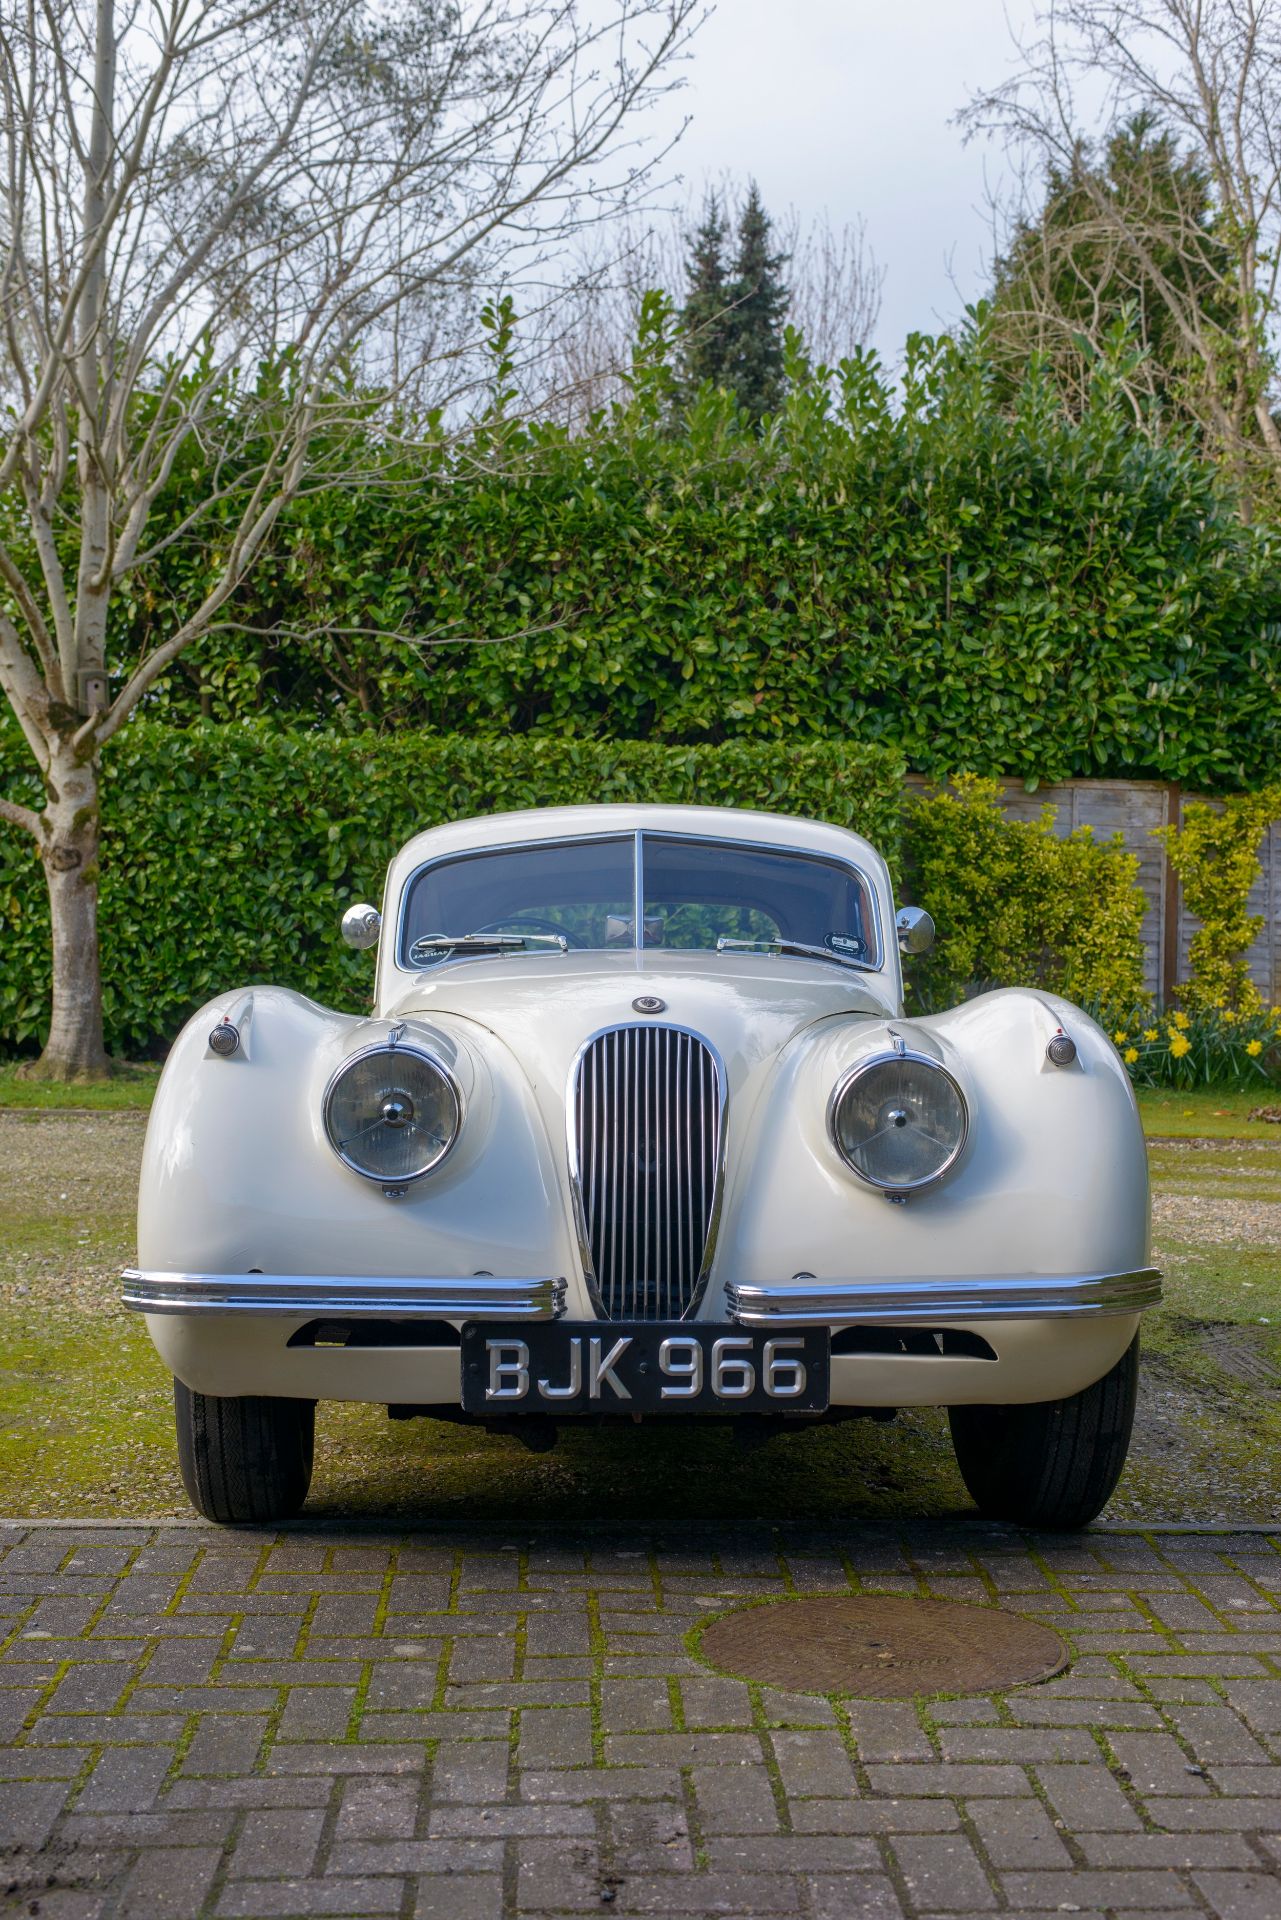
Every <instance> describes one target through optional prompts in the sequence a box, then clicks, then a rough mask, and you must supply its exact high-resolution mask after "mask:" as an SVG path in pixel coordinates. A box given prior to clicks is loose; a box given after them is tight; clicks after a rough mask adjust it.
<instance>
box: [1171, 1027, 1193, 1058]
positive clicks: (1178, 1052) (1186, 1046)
mask: <svg viewBox="0 0 1281 1920" xmlns="http://www.w3.org/2000/svg"><path fill="white" fill-rule="evenodd" d="M1191 1051H1192V1042H1191V1041H1190V1040H1189V1039H1188V1037H1187V1035H1186V1034H1185V1033H1176V1034H1175V1036H1174V1038H1173V1040H1171V1042H1170V1052H1171V1053H1172V1054H1173V1056H1174V1058H1175V1059H1176V1060H1182V1058H1183V1056H1184V1054H1185V1053H1191Z"/></svg>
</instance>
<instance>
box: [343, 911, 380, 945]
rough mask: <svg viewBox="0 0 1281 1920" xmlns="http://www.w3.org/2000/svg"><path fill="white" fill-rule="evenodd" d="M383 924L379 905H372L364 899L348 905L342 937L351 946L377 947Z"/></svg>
mask: <svg viewBox="0 0 1281 1920" xmlns="http://www.w3.org/2000/svg"><path fill="white" fill-rule="evenodd" d="M382 924H383V917H382V915H381V913H379V911H378V909H377V907H371V906H369V905H368V903H367V902H366V901H364V900H362V901H360V902H359V903H358V904H357V905H356V906H354V907H348V909H347V911H346V913H345V914H344V915H343V917H342V937H343V939H344V940H345V941H346V942H347V945H348V946H349V947H376V946H377V945H378V935H379V934H380V933H381V931H382Z"/></svg>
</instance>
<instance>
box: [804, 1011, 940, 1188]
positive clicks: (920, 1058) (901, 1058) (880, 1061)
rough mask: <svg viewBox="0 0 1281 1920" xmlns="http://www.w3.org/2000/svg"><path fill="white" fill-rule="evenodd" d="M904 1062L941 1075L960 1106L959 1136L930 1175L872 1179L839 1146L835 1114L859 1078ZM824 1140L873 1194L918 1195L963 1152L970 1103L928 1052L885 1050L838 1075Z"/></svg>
mask: <svg viewBox="0 0 1281 1920" xmlns="http://www.w3.org/2000/svg"><path fill="white" fill-rule="evenodd" d="M905 1061H910V1062H911V1063H912V1064H913V1065H914V1066H918V1067H927V1068H928V1069H929V1070H930V1071H931V1072H932V1073H941V1074H942V1076H943V1078H944V1079H945V1080H946V1081H947V1083H948V1085H949V1086H950V1087H951V1089H952V1091H953V1093H955V1095H956V1098H957V1101H958V1103H959V1105H960V1109H961V1131H960V1135H959V1137H958V1139H957V1142H956V1145H955V1147H953V1149H952V1151H951V1153H950V1154H949V1155H948V1157H947V1159H946V1160H945V1161H944V1162H943V1163H942V1165H941V1166H939V1167H936V1168H935V1170H934V1172H933V1173H927V1174H925V1175H924V1176H923V1178H921V1179H920V1180H903V1181H891V1180H874V1179H873V1178H872V1176H871V1174H870V1173H864V1171H863V1169H862V1168H861V1167H859V1166H856V1165H855V1163H854V1162H853V1161H852V1160H851V1159H850V1157H849V1155H848V1154H847V1153H846V1151H845V1149H844V1147H843V1146H842V1145H841V1136H840V1134H839V1132H838V1131H837V1126H836V1115H837V1112H838V1110H839V1108H840V1104H841V1101H842V1100H843V1099H844V1098H845V1095H846V1094H847V1093H848V1092H849V1090H850V1088H851V1087H852V1086H853V1085H854V1083H855V1082H856V1081H857V1080H861V1079H862V1078H863V1075H864V1074H866V1073H870V1072H871V1071H872V1069H873V1068H874V1067H885V1066H891V1065H894V1064H897V1063H902V1062H905ZM827 1137H828V1139H829V1140H830V1141H831V1143H832V1145H833V1147H834V1148H835V1150H836V1154H837V1158H838V1159H839V1160H840V1163H841V1165H842V1166H843V1167H845V1168H846V1169H847V1170H848V1171H849V1172H850V1173H852V1174H853V1175H854V1176H855V1178H856V1179H859V1180H861V1181H862V1182H863V1183H864V1185H865V1186H869V1187H872V1188H874V1189H875V1191H876V1192H877V1193H904V1194H906V1193H920V1192H921V1191H922V1190H923V1189H924V1188H926V1187H933V1186H937V1184H938V1182H939V1181H940V1180H942V1179H943V1178H944V1177H945V1176H946V1175H947V1174H949V1173H950V1172H951V1171H952V1168H953V1167H954V1166H955V1165H956V1163H957V1161H958V1160H959V1159H960V1157H961V1155H962V1154H963V1153H964V1151H965V1143H966V1141H967V1140H968V1139H969V1137H970V1103H969V1101H968V1100H967V1099H966V1097H965V1091H964V1088H963V1087H962V1086H961V1083H960V1081H959V1080H958V1079H957V1077H956V1075H955V1074H954V1073H949V1071H948V1069H947V1068H946V1067H945V1066H943V1065H942V1064H941V1062H940V1061H938V1060H936V1059H935V1058H934V1056H933V1054H932V1053H922V1052H921V1051H920V1049H919V1048H916V1047H887V1048H886V1049H884V1051H882V1052H880V1053H874V1054H870V1055H869V1056H868V1058H867V1059H866V1060H859V1061H856V1062H855V1064H854V1065H853V1066H852V1067H847V1068H846V1070H845V1072H844V1073H843V1074H842V1075H841V1076H840V1078H839V1079H838V1081H837V1082H836V1085H835V1086H834V1087H833V1088H832V1092H831V1096H830V1098H829V1099H828V1102H827Z"/></svg>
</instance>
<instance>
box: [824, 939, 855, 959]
mask: <svg viewBox="0 0 1281 1920" xmlns="http://www.w3.org/2000/svg"><path fill="white" fill-rule="evenodd" d="M823 945H824V946H825V947H830V948H831V950H832V952H833V953H847V954H848V955H849V956H850V958H851V959H852V960H861V959H862V958H863V942H862V941H861V940H860V939H859V937H858V935H857V934H856V933H828V934H825V935H824V936H823Z"/></svg>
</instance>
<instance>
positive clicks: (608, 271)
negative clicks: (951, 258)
mask: <svg viewBox="0 0 1281 1920" xmlns="http://www.w3.org/2000/svg"><path fill="white" fill-rule="evenodd" d="M717 194H718V198H719V200H720V201H721V202H722V203H723V204H724V205H725V206H727V208H728V209H729V211H730V214H731V216H733V215H734V214H735V213H736V211H737V210H738V202H739V201H740V200H741V197H742V195H741V192H740V190H739V188H737V187H736V185H735V183H734V182H733V181H730V180H723V181H721V182H719V183H718V187H717ZM704 198H705V196H704V195H695V196H691V197H689V198H688V199H686V200H685V201H683V202H682V203H681V204H680V205H679V206H675V207H669V208H668V209H667V210H666V211H665V212H655V211H654V210H652V209H651V210H648V211H646V212H644V213H642V212H638V211H631V212H626V213H624V214H622V215H620V216H619V217H618V218H617V219H615V220H613V221H611V222H609V223H608V224H606V225H603V226H601V227H599V228H597V229H595V230H594V231H593V232H592V233H591V235H590V236H588V237H587V238H586V239H585V241H584V243H583V244H582V245H581V246H580V247H579V249H578V252H577V256H576V258H575V260H574V262H573V267H572V271H571V275H570V277H569V278H568V279H567V280H564V281H562V282H561V283H559V284H556V285H553V286H550V287H547V288H545V289H542V290H541V293H540V297H539V298H538V299H537V300H534V301H531V300H530V299H529V298H528V297H527V298H526V300H525V306H526V309H527V311H526V317H525V319H524V320H523V321H522V324H521V327H520V330H519V334H518V339H521V338H523V340H524V347H523V350H522V352H523V357H522V360H521V364H520V377H521V381H522V390H523V393H524V397H525V399H526V403H527V404H528V405H529V406H531V407H534V408H539V409H542V410H545V411H548V412H550V413H552V414H554V415H557V416H559V417H560V418H562V419H564V420H565V421H566V422H567V423H568V424H571V425H574V424H578V423H579V422H581V421H583V420H584V419H586V418H587V417H588V416H589V415H590V414H591V413H592V412H594V411H595V410H596V409H597V408H599V407H602V406H604V405H606V404H607V403H608V402H609V401H610V400H613V399H617V398H618V397H619V396H620V394H621V392H622V387H623V381H624V377H625V375H626V373H627V370H628V367H629V365H630V362H631V354H632V348H633V346H634V344H635V340H636V329H637V322H638V320H639V316H640V310H641V302H642V300H643V299H644V296H645V295H646V294H647V293H649V292H651V291H653V290H655V289H661V290H662V291H663V292H665V293H667V294H668V295H669V296H670V297H671V299H672V301H673V302H674V304H675V305H676V306H677V307H679V306H680V304H681V299H682V295H683V293H684V290H685V283H686V255H687V250H688V236H689V234H690V232H691V231H692V229H693V228H694V227H695V225H696V224H697V222H698V219H699V216H700V213H701V210H702V206H703V201H704ZM773 238H774V240H775V242H776V243H777V246H778V250H779V251H780V252H781V253H784V254H786V255H787V266H786V268H785V277H786V280H787V287H788V293H789V295H790V301H789V306H788V315H787V318H788V323H789V325H791V326H794V327H796V328H797V329H798V330H799V331H800V333H801V334H802V335H803V336H804V339H805V344H806V348H807V350H808V352H809V354H810V356H811V358H812V359H813V360H815V361H821V362H822V363H823V364H824V365H826V366H833V367H834V366H835V365H836V363H837V362H838V361H839V360H841V359H843V358H845V357H846V356H847V355H848V354H850V353H852V352H853V350H854V349H855V348H856V347H862V346H865V345H866V344H867V341H868V339H869V338H870V336H871V334H872V332H873V330H874V328H875V326H876V322H877V319H878V317H879V315H880V307H881V286H882V282H883V280H884V277H885V276H884V270H883V269H882V268H881V267H880V266H879V265H878V264H877V261H876V259H875V257H874V256H873V254H872V251H871V248H870V246H869V244H868V240H867V234H866V229H865V227H864V225H863V223H862V221H861V220H860V221H852V222H848V223H847V224H845V225H844V226H841V227H834V226H833V225H832V223H831V221H830V220H829V219H828V217H827V216H826V215H821V216H819V217H817V218H815V219H813V220H810V221H808V222H806V221H803V220H802V218H801V216H800V215H799V214H798V213H797V211H796V210H795V208H789V209H788V211H787V212H786V214H784V216H783V217H782V219H780V220H779V221H778V223H777V224H776V226H775V229H774V234H773Z"/></svg>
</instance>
